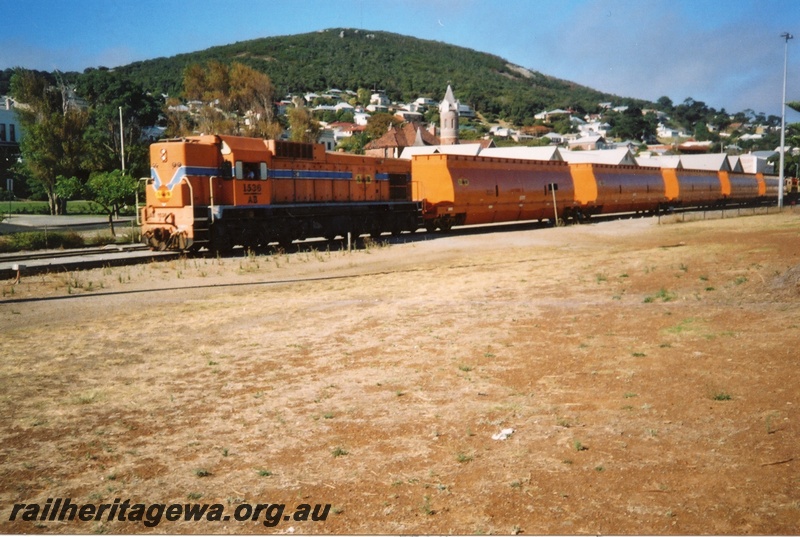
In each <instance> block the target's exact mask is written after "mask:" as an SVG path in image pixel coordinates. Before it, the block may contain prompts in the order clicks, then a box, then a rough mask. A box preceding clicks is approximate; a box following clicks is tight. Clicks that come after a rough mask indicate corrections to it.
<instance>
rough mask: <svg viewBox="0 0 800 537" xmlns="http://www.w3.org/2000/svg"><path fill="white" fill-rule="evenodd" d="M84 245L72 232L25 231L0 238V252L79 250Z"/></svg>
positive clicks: (76, 234) (81, 239) (77, 235)
mask: <svg viewBox="0 0 800 537" xmlns="http://www.w3.org/2000/svg"><path fill="white" fill-rule="evenodd" d="M84 244H85V243H84V240H83V237H81V236H80V235H79V234H78V233H76V232H74V231H51V232H48V233H45V232H44V231H26V232H24V233H12V234H11V235H5V236H2V237H0V252H19V251H24V250H43V249H58V248H81V247H83V246H84Z"/></svg>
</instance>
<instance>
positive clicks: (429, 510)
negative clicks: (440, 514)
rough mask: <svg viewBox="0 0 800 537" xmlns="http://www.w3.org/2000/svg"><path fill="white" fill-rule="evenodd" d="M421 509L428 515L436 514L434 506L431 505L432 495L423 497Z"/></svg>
mask: <svg viewBox="0 0 800 537" xmlns="http://www.w3.org/2000/svg"><path fill="white" fill-rule="evenodd" d="M420 510H421V511H422V512H423V513H425V514H426V515H429V516H430V515H434V514H436V511H434V510H433V507H431V497H430V496H425V497H424V498H423V500H422V505H421V506H420Z"/></svg>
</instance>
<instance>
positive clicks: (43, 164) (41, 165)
mask: <svg viewBox="0 0 800 537" xmlns="http://www.w3.org/2000/svg"><path fill="white" fill-rule="evenodd" d="M11 94H12V96H13V97H14V98H15V99H16V100H17V101H18V102H20V103H24V104H25V105H26V106H24V107H18V108H17V115H18V117H19V120H20V124H21V126H22V128H23V130H24V131H25V136H23V137H22V140H21V141H20V153H21V155H22V160H23V165H24V167H25V168H26V169H27V171H28V173H29V174H30V177H31V178H32V179H33V180H34V181H36V182H38V183H39V184H40V185H41V186H42V188H43V190H44V191H45V193H46V194H47V200H48V202H49V205H50V214H59V212H60V210H61V204H60V203H59V198H58V193H57V192H56V178H57V177H58V176H59V175H63V176H64V177H71V176H73V175H82V173H81V172H82V167H81V163H82V160H83V156H84V142H83V135H84V133H85V131H86V127H87V125H88V121H89V115H88V113H87V112H86V111H84V110H81V109H80V108H79V107H77V106H75V105H74V104H73V103H71V101H70V100H69V98H68V90H67V88H66V86H64V85H63V84H62V85H61V86H60V87H55V86H53V85H51V84H50V82H49V81H48V80H47V79H46V77H44V76H42V75H39V74H37V73H35V72H33V71H28V70H24V69H18V70H17V71H16V72H15V73H14V75H13V76H12V78H11Z"/></svg>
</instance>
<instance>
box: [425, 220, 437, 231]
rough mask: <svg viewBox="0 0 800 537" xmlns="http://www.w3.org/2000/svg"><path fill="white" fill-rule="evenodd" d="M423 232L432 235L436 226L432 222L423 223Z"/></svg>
mask: <svg viewBox="0 0 800 537" xmlns="http://www.w3.org/2000/svg"><path fill="white" fill-rule="evenodd" d="M425 231H427V232H428V233H433V232H434V231H436V224H434V223H433V222H425Z"/></svg>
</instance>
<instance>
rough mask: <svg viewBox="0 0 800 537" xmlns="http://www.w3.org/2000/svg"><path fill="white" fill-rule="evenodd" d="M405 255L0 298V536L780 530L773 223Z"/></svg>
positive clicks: (766, 219) (39, 283) (787, 332)
mask: <svg viewBox="0 0 800 537" xmlns="http://www.w3.org/2000/svg"><path fill="white" fill-rule="evenodd" d="M429 239H430V240H417V241H414V242H407V243H399V244H392V245H390V246H379V245H372V246H370V247H369V248H365V249H361V250H358V251H355V252H351V253H348V252H345V251H327V250H321V251H320V250H305V251H301V252H298V253H292V254H288V255H287V254H274V255H267V254H263V255H250V256H245V257H238V258H227V259H184V260H178V261H171V262H165V263H153V264H149V265H141V266H134V267H123V268H114V269H97V270H92V271H86V272H75V273H70V274H50V275H45V276H31V277H28V278H23V280H22V282H21V283H20V284H19V285H16V286H12V285H11V283H12V282H9V281H7V282H0V286H1V287H2V292H3V297H2V298H1V299H0V356H2V362H1V363H0V416H2V421H1V422H0V531H1V532H4V533H18V532H36V533H51V532H52V533H93V532H111V533H142V532H152V533H262V532H278V533H292V532H294V533H350V534H352V533H379V534H394V533H436V534H446V533H459V534H478V533H500V534H516V533H523V534H530V533H532V534H563V533H567V534H654V533H655V534H708V533H713V534H750V533H752V534H791V533H797V531H798V528H800V448H799V447H798V446H800V398H798V394H800V368H799V367H798V366H800V362H799V361H798V356H800V211H798V212H796V213H795V212H792V211H791V210H787V211H785V212H784V213H782V214H780V215H767V216H749V217H740V218H731V219H724V220H713V221H712V220H707V221H697V222H690V223H667V222H666V221H662V223H661V224H660V225H659V223H658V222H657V221H656V220H654V219H639V220H623V221H616V222H607V223H600V224H594V225H586V226H573V227H565V228H556V229H530V228H525V227H521V228H513V229H510V230H508V229H506V230H502V231H497V230H491V229H488V230H486V231H484V232H482V233H474V232H458V233H455V234H453V235H451V236H445V237H438V238H429ZM323 244H324V243H323ZM323 248H324V246H323ZM503 429H513V434H511V435H510V436H509V437H508V438H507V439H505V440H494V439H493V438H492V436H493V435H495V434H497V433H498V432H500V431H501V430H503ZM48 498H71V499H72V502H74V503H79V504H86V503H95V504H101V503H112V502H114V500H115V499H120V501H124V500H127V499H129V500H130V502H131V503H132V504H135V503H144V504H156V503H163V504H172V503H190V502H193V503H208V504H222V505H223V506H225V509H226V514H229V513H232V512H234V509H236V507H237V506H238V505H241V504H243V503H250V504H257V503H270V504H274V503H284V504H286V505H287V512H291V511H292V510H293V509H294V507H295V506H297V505H300V504H311V505H315V504H331V509H330V512H329V514H328V516H327V518H326V520H324V521H313V522H312V521H310V520H309V521H297V520H281V521H280V522H279V523H278V524H277V525H275V526H274V527H265V526H264V525H263V524H262V523H261V521H260V520H259V521H247V522H238V521H235V520H233V519H230V520H228V521H220V522H206V521H204V522H186V521H175V522H171V521H167V520H162V521H161V523H160V524H159V525H158V526H155V527H146V526H144V525H143V523H142V522H132V521H119V520H117V519H112V520H110V521H109V520H107V519H106V518H101V520H97V521H90V522H81V521H77V520H76V521H72V522H69V521H62V522H59V521H58V520H55V521H49V520H45V521H26V520H21V515H18V516H17V517H16V520H14V521H10V520H9V518H10V515H11V512H12V509H13V506H14V504H19V503H25V504H30V503H34V502H36V503H39V504H42V505H43V504H45V502H46V500H47V499H48Z"/></svg>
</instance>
